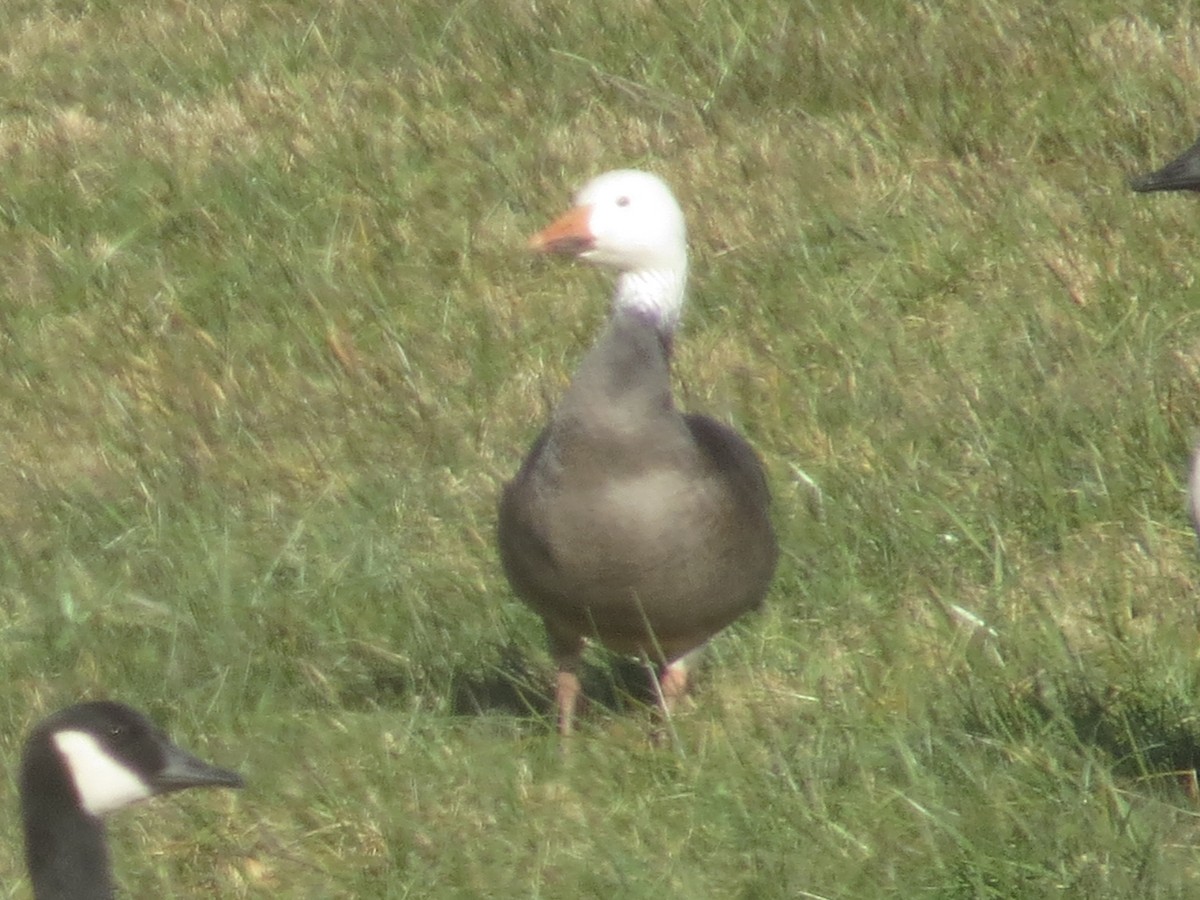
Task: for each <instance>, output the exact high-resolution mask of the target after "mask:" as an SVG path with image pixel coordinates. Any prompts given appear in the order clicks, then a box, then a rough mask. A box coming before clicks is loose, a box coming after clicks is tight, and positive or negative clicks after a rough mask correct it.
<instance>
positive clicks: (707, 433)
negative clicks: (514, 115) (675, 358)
mask: <svg viewBox="0 0 1200 900" xmlns="http://www.w3.org/2000/svg"><path fill="white" fill-rule="evenodd" d="M530 245H531V247H532V248H534V249H536V250H539V251H543V252H547V253H556V254H561V255H567V256H572V257H575V258H577V259H581V260H584V261H586V262H590V263H594V264H597V265H602V266H607V267H609V268H612V269H615V270H616V272H617V283H616V291H615V294H614V296H613V300H612V308H611V311H610V315H609V320H608V325H607V327H606V328H605V330H604V331H603V333H602V334H601V335H600V337H599V339H598V340H597V341H596V343H595V345H593V347H592V349H591V350H590V351H589V352H588V353H587V355H586V356H585V357H584V358H583V361H582V362H581V363H580V364H579V368H578V369H577V370H576V372H575V376H574V378H573V379H572V381H571V384H570V385H569V387H568V388H567V390H566V393H564V394H563V396H562V399H561V400H560V401H559V403H558V405H557V407H556V408H555V409H554V411H553V413H552V414H551V416H550V421H549V422H548V424H547V425H546V427H545V428H544V429H543V430H542V433H541V434H540V435H539V436H538V438H537V440H536V441H535V442H534V444H533V447H532V449H530V451H529V453H528V455H527V456H526V457H525V460H524V462H523V463H522V465H521V468H520V470H519V471H518V472H517V474H516V476H515V477H514V478H513V480H512V481H511V482H509V483H508V484H507V485H506V486H505V488H504V492H503V495H502V497H501V500H500V509H499V528H498V537H499V544H500V557H501V561H502V562H503V565H504V571H505V574H506V575H507V576H508V580H509V582H510V583H511V584H512V586H513V589H514V590H515V591H516V593H517V595H518V596H519V597H520V598H521V599H522V600H524V601H525V603H527V604H528V605H529V606H530V607H532V608H533V610H534V611H535V612H537V613H538V615H540V616H541V617H542V620H543V621H544V622H545V625H546V632H547V635H548V637H549V643H550V650H551V653H552V655H553V656H554V660H555V665H556V667H557V669H558V676H557V684H556V690H555V699H556V705H557V709H558V723H559V730H560V732H562V733H563V734H567V733H569V732H570V730H571V724H572V718H573V715H574V711H575V706H576V703H577V700H578V697H579V693H580V685H579V677H578V668H579V664H580V660H581V656H582V653H583V648H584V643H585V641H586V640H587V639H595V640H598V641H599V642H601V643H602V644H604V645H606V646H608V647H609V648H611V649H613V650H616V651H618V652H621V653H630V654H636V655H638V656H640V657H642V658H643V659H646V660H648V661H650V662H652V663H653V664H655V665H656V666H657V667H658V668H659V673H658V679H657V688H658V691H659V698H660V700H661V703H662V706H663V708H664V709H665V710H666V711H668V712H669V711H670V709H671V706H672V704H673V702H674V701H675V700H676V699H678V698H679V697H680V696H682V695H683V693H684V692H685V690H686V688H687V676H688V663H689V660H690V658H691V657H692V656H693V655H694V654H695V653H696V652H697V651H698V650H699V649H701V648H702V647H703V646H704V644H705V643H706V642H707V641H708V640H709V638H711V637H712V636H713V635H715V634H716V633H717V632H719V631H721V630H722V629H723V628H725V627H726V626H727V625H729V624H730V623H732V622H733V621H734V620H735V619H737V618H738V617H739V616H741V615H743V614H744V613H746V612H748V611H750V610H752V609H754V608H756V607H758V606H759V605H760V604H761V603H762V601H763V597H764V596H765V594H766V592H767V588H768V587H769V586H770V583H771V579H772V577H773V575H774V572H775V564H776V561H777V558H778V553H779V550H778V545H777V543H776V539H775V533H774V530H773V529H772V526H771V520H770V517H769V515H768V507H769V505H770V494H769V491H768V488H767V482H766V477H765V474H764V472H763V468H762V464H761V462H760V461H759V458H758V456H757V454H756V453H755V452H754V450H753V448H751V446H750V445H749V443H747V442H746V440H745V439H744V438H743V437H742V436H741V435H740V434H738V433H737V432H736V431H734V430H733V429H732V428H729V427H728V426H726V425H724V424H722V423H720V422H717V421H716V420H714V419H710V418H708V417H706V416H700V415H689V414H685V413H682V412H680V411H679V410H678V409H677V408H676V406H675V404H674V401H673V399H672V396H671V378H670V374H671V373H670V363H671V348H672V345H673V343H674V336H675V328H676V325H677V323H678V321H679V316H680V312H681V310H682V306H683V299H684V289H685V284H686V280H687V241H686V231H685V227H684V221H683V212H682V210H681V209H680V208H679V204H678V203H677V202H676V200H675V197H674V195H673V194H672V193H671V190H670V189H669V188H668V187H667V186H666V184H664V183H663V182H662V181H661V180H660V179H659V178H657V177H655V176H654V175H650V174H647V173H645V172H636V171H631V170H621V171H616V172H609V173H607V174H605V175H601V176H599V177H598V178H595V179H594V180H592V181H591V182H589V183H588V184H587V185H586V186H585V187H584V188H583V189H582V190H581V191H580V192H579V194H578V195H577V197H576V202H575V206H574V208H573V209H572V210H571V211H569V212H568V213H566V214H565V215H563V216H562V217H561V218H559V219H558V220H557V221H555V222H554V223H553V224H551V225H550V226H548V227H547V228H545V229H544V230H542V231H540V232H539V233H538V234H536V235H534V236H533V238H532V239H531V240H530Z"/></svg>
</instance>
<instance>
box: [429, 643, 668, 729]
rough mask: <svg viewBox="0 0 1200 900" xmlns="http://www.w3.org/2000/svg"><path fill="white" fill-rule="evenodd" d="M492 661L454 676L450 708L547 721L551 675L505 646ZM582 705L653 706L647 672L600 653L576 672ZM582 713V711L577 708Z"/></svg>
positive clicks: (618, 709)
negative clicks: (581, 692)
mask: <svg viewBox="0 0 1200 900" xmlns="http://www.w3.org/2000/svg"><path fill="white" fill-rule="evenodd" d="M498 657H499V659H498V661H497V662H496V663H494V664H491V665H489V666H486V667H480V668H479V669H476V670H473V671H459V672H455V673H454V675H453V677H452V679H451V687H450V695H451V710H452V711H453V712H454V714H455V715H460V716H482V715H488V714H491V713H502V714H508V715H515V716H534V717H537V718H544V719H548V720H553V718H554V715H555V710H554V697H553V684H554V673H553V672H549V671H542V670H540V669H535V668H533V667H531V666H530V663H529V659H528V657H527V655H526V654H525V652H524V651H523V650H521V649H520V648H518V647H515V646H513V645H508V646H505V647H502V648H500V650H499V653H498ZM579 677H580V681H581V682H582V684H583V694H584V698H585V700H586V702H587V704H588V705H589V706H591V707H593V708H594V707H599V708H601V709H604V710H606V711H608V712H611V713H617V714H620V713H626V712H629V711H631V710H633V709H636V708H638V707H642V708H644V707H647V706H652V705H653V704H654V702H655V693H654V686H653V684H652V683H651V676H650V673H649V672H648V671H647V670H646V668H645V666H643V665H642V664H641V663H639V662H637V661H636V660H632V659H628V658H625V657H620V656H613V655H604V656H602V657H601V660H600V662H598V663H589V662H586V661H585V663H584V665H583V668H582V670H581V671H580V673H579ZM583 714H584V715H585V716H586V715H587V708H586V707H585V708H584V710H583Z"/></svg>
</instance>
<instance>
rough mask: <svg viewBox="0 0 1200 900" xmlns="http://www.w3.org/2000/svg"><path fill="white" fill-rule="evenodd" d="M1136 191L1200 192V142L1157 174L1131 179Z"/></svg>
mask: <svg viewBox="0 0 1200 900" xmlns="http://www.w3.org/2000/svg"><path fill="white" fill-rule="evenodd" d="M1129 186H1130V187H1131V188H1133V189H1134V190H1135V191H1200V140H1198V141H1196V143H1194V144H1192V146H1190V147H1188V148H1187V149H1186V150H1184V151H1183V153H1181V154H1180V155H1179V156H1177V157H1176V158H1175V159H1173V160H1171V161H1170V162H1169V163H1167V164H1166V165H1165V166H1163V167H1162V168H1161V169H1159V170H1158V171H1156V172H1151V173H1150V174H1148V175H1140V176H1138V177H1136V178H1131V179H1130V181H1129Z"/></svg>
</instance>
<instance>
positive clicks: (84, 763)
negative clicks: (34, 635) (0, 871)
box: [20, 700, 243, 900]
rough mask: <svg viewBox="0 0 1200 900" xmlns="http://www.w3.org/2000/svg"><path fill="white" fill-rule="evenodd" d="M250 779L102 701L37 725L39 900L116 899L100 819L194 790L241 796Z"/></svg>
mask: <svg viewBox="0 0 1200 900" xmlns="http://www.w3.org/2000/svg"><path fill="white" fill-rule="evenodd" d="M242 784H243V782H242V778H241V776H240V775H238V774H237V773H236V772H231V771H229V770H228V769H218V768H217V767H215V766H211V765H209V764H208V763H206V762H203V761H202V760H200V759H197V758H196V757H195V756H192V755H191V754H190V753H188V752H186V751H185V750H182V749H180V748H179V747H177V746H175V744H173V743H171V741H170V740H169V739H168V738H167V736H166V735H165V734H163V733H162V732H161V731H159V730H158V729H157V728H155V727H154V725H153V724H152V723H151V722H150V721H149V720H148V719H147V718H146V717H145V716H143V715H142V714H141V713H139V712H137V711H136V710H134V709H131V708H130V707H128V706H125V705H123V704H121V703H114V702H112V701H107V700H101V701H94V702H89V703H79V704H76V705H75V706H70V707H67V708H66V709H63V710H60V711H59V712H57V713H55V714H54V715H52V716H50V717H49V718H47V719H44V720H43V721H42V722H41V723H39V724H38V725H37V726H36V727H35V728H34V729H33V731H32V732H31V733H30V735H29V738H28V740H27V741H26V742H25V751H24V754H23V755H22V758H21V779H20V792H21V817H22V820H23V821H24V826H25V857H26V862H27V863H28V866H29V877H30V880H31V881H32V882H33V894H34V896H35V897H36V898H37V900H65V898H71V900H107V898H110V897H112V896H113V883H112V872H111V868H110V865H109V859H108V843H107V841H106V839H105V834H104V823H103V822H102V821H101V818H100V817H101V816H103V815H105V814H106V813H109V812H113V811H114V810H117V809H120V808H121V807H124V806H128V805H129V804H131V803H135V802H137V801H139V800H145V799H147V798H149V797H151V796H154V795H155V794H166V793H170V792H172V791H179V790H183V789H184V788H190V787H216V786H220V787H235V788H236V787H242Z"/></svg>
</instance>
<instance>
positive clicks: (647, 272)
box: [613, 264, 687, 334]
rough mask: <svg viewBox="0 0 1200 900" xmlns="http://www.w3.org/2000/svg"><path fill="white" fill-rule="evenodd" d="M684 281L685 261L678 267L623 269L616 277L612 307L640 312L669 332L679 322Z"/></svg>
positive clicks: (672, 330) (685, 273)
mask: <svg viewBox="0 0 1200 900" xmlns="http://www.w3.org/2000/svg"><path fill="white" fill-rule="evenodd" d="M686 284H687V266H686V264H685V265H683V266H680V267H678V268H665V269H639V270H637V271H630V272H622V273H621V274H620V275H619V276H618V277H617V289H616V292H615V293H614V294H613V310H614V311H628V312H639V313H642V314H643V315H645V316H647V317H649V318H650V319H651V320H653V322H654V323H655V324H656V325H657V326H658V328H659V330H660V331H662V332H663V333H664V334H671V333H672V332H674V331H675V326H676V325H678V324H679V314H680V312H681V311H682V309H683V292H684V287H685V286H686Z"/></svg>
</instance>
